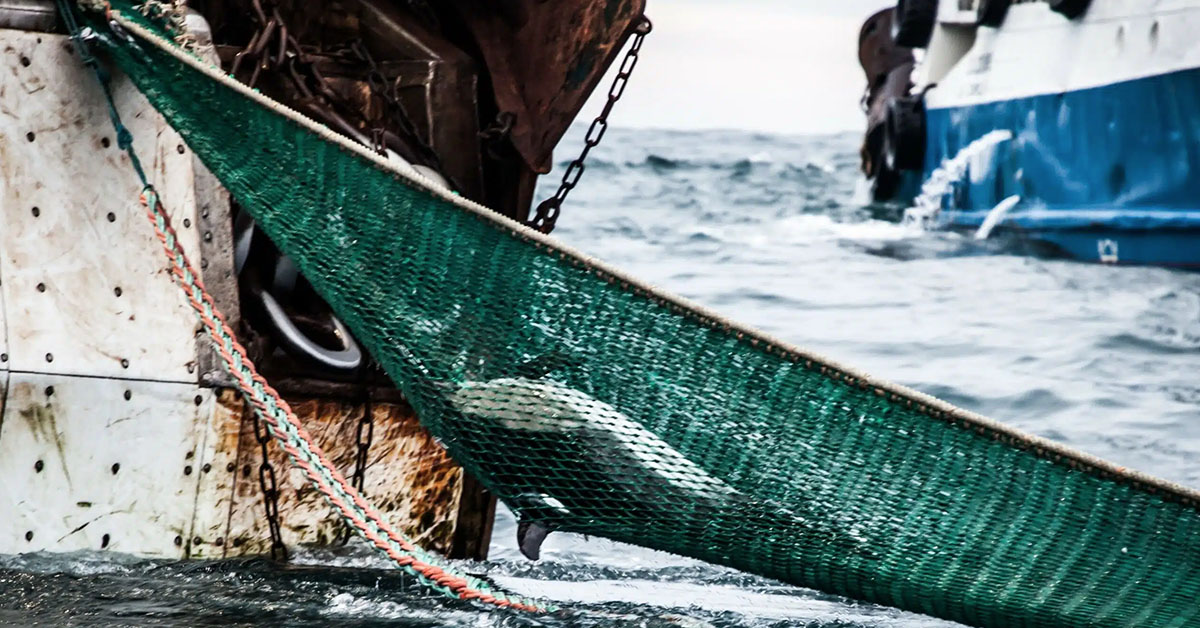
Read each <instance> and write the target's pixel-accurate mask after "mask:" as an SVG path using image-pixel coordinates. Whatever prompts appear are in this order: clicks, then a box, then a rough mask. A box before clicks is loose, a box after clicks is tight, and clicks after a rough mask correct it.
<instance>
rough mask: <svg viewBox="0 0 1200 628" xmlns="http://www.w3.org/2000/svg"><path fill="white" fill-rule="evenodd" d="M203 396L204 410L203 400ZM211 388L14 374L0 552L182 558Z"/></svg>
mask: <svg viewBox="0 0 1200 628" xmlns="http://www.w3.org/2000/svg"><path fill="white" fill-rule="evenodd" d="M197 396H199V397H200V401H201V403H200V405H197V404H196V403H195V399H196V398H197ZM210 406H211V392H208V391H197V390H196V389H195V387H194V386H189V385H186V384H173V383H161V382H133V381H115V380H105V379H97V378H87V377H72V376H63V375H37V374H13V375H12V376H11V385H10V387H9V390H8V401H7V404H6V405H5V409H4V420H3V424H2V425H0V477H3V478H4V482H0V512H3V513H4V519H3V525H0V554H16V553H25V552H32V551H42V550H52V551H76V550H86V549H90V550H101V549H103V550H111V551H118V552H129V553H136V554H139V555H143V556H151V557H161V558H182V557H183V556H184V547H183V542H182V541H183V538H184V537H185V536H186V535H187V534H188V532H189V530H190V529H191V522H192V513H193V510H194V507H195V500H196V485H197V477H198V475H197V468H196V467H195V456H196V451H197V449H198V446H199V445H200V443H199V442H198V439H199V437H200V436H201V435H202V434H201V432H200V430H198V429H197V426H200V425H203V424H204V423H205V422H206V421H205V415H207V414H210V412H209V411H208V408H209V407H210Z"/></svg>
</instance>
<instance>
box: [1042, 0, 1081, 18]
mask: <svg viewBox="0 0 1200 628" xmlns="http://www.w3.org/2000/svg"><path fill="white" fill-rule="evenodd" d="M1048 2H1049V3H1050V10H1051V11H1054V12H1056V13H1061V14H1063V15H1065V16H1066V17H1067V18H1069V19H1072V20H1073V19H1075V18H1077V17H1080V16H1082V15H1083V14H1084V13H1087V10H1088V7H1090V6H1091V4H1092V0H1048Z"/></svg>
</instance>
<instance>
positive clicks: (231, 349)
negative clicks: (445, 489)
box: [58, 0, 556, 613]
mask: <svg viewBox="0 0 1200 628" xmlns="http://www.w3.org/2000/svg"><path fill="white" fill-rule="evenodd" d="M106 4H107V3H106ZM58 6H59V9H60V11H61V12H62V15H63V19H64V22H65V24H66V25H67V27H68V30H69V32H70V33H71V39H72V41H73V42H74V45H75V47H76V50H77V51H78V52H79V54H80V58H81V59H82V60H83V62H84V63H85V64H86V65H87V66H88V67H90V68H92V70H93V71H94V72H95V74H96V77H97V79H98V81H99V82H100V85H101V88H102V89H103V91H104V95H105V98H106V100H107V104H108V109H109V117H110V118H111V120H112V123H113V126H114V128H115V129H116V133H117V137H118V139H119V142H118V143H119V146H120V147H121V148H122V149H123V150H125V152H126V153H127V154H128V155H129V158H130V162H131V164H132V166H133V169H134V171H135V172H136V174H137V176H138V179H139V180H140V181H141V184H142V186H143V189H142V194H141V203H142V205H143V207H144V208H145V210H146V215H147V217H148V218H149V219H150V222H151V223H152V224H153V226H154V230H155V233H156V234H157V236H158V239H159V241H160V242H161V243H162V246H163V250H164V252H165V253H166V255H167V257H168V259H169V260H170V263H171V274H172V277H173V278H174V279H175V281H176V282H177V283H178V285H179V286H180V288H181V289H182V290H183V291H184V293H185V294H186V296H187V299H188V302H189V304H190V305H191V307H192V309H193V310H195V312H196V314H197V316H198V317H199V319H200V322H201V324H202V325H203V326H204V329H205V331H206V332H207V335H208V337H209V339H210V340H211V341H212V344H213V347H214V348H215V349H216V351H217V353H218V354H219V355H220V356H221V358H222V360H223V362H224V364H225V366H226V368H227V369H228V370H229V373H230V374H231V375H232V376H233V378H234V379H235V381H236V382H237V384H238V387H239V388H240V390H241V392H242V394H243V395H244V396H245V398H246V400H247V402H248V403H249V404H250V406H251V407H252V408H253V409H254V412H255V413H256V414H257V415H258V416H259V418H260V419H262V421H263V422H264V424H265V425H266V426H267V430H268V432H270V434H271V436H272V437H273V438H275V439H276V440H277V441H278V442H279V444H280V446H281V447H282V448H283V450H284V451H285V452H286V453H287V455H288V458H289V459H290V460H291V462H292V464H293V465H294V466H295V467H296V468H297V469H299V470H300V471H302V472H303V473H304V475H305V477H306V478H307V479H308V480H309V482H311V483H312V485H313V487H314V488H316V489H317V490H318V491H319V492H320V493H321V495H322V496H323V497H324V498H325V500H326V501H327V502H328V503H329V504H330V506H331V507H333V509H334V510H335V511H337V513H338V514H339V515H340V516H341V517H342V518H343V519H344V520H345V521H346V523H347V524H348V525H349V526H350V527H351V528H352V529H353V530H354V531H355V532H356V533H357V534H358V535H359V536H361V537H362V538H364V539H366V540H367V541H368V542H369V543H370V544H371V546H372V547H374V548H375V549H376V550H377V551H379V552H380V553H382V554H383V555H384V556H386V557H387V558H388V559H389V560H390V561H391V562H392V563H393V564H394V565H395V566H396V567H398V568H400V569H402V570H404V571H405V572H407V573H410V574H412V575H413V576H415V577H416V578H417V580H418V581H419V582H420V583H421V584H423V585H425V586H427V587H429V588H431V589H433V590H435V591H437V592H439V593H442V594H444V595H447V596H449V597H453V598H457V599H460V600H467V601H475V602H479V603H482V604H486V605H492V606H496V607H501V608H512V609H517V610H522V611H528V612H534V613H543V612H549V611H553V610H556V609H554V608H553V607H549V606H546V605H542V604H538V603H536V602H534V601H531V600H528V599H526V598H524V597H521V596H517V595H513V594H509V593H506V592H503V591H499V590H497V589H495V588H493V587H492V586H491V585H490V584H489V583H487V582H486V581H484V580H481V579H479V578H475V577H472V576H470V575H466V574H462V573H459V572H458V571H457V570H455V569H453V568H451V567H449V566H447V565H442V564H439V562H441V561H439V560H438V559H437V558H435V557H434V556H433V555H431V554H430V553H429V552H426V551H425V550H423V549H421V548H420V547H418V546H417V545H416V544H414V543H413V542H412V541H410V540H408V539H406V538H405V537H404V536H402V535H400V534H399V533H398V532H396V531H395V529H393V528H392V527H391V526H390V525H389V524H388V523H387V522H386V521H385V520H384V519H383V517H382V516H381V515H380V513H379V512H378V511H377V510H376V509H375V507H374V506H372V505H371V504H370V503H369V502H368V501H367V500H366V499H364V498H363V496H362V494H361V493H359V492H358V491H357V490H356V489H355V488H354V487H353V486H352V485H351V484H350V483H349V482H348V481H347V480H346V478H345V476H343V475H342V474H341V473H340V472H339V471H338V470H337V469H336V468H335V467H334V466H333V464H332V463H331V462H330V461H329V460H328V458H326V456H325V454H324V453H323V452H322V451H321V449H320V447H318V446H317V445H316V444H315V443H314V442H313V440H312V438H311V437H310V436H309V434H308V432H307V431H306V430H305V429H304V427H303V426H302V425H301V424H300V421H299V420H298V418H297V417H296V415H295V413H294V412H293V411H292V409H291V407H290V406H289V405H288V403H287V401H285V400H284V399H283V398H282V397H281V396H280V395H279V393H278V392H276V391H275V389H274V388H272V387H271V386H270V384H268V383H267V381H266V380H265V379H264V378H263V377H262V376H261V375H260V374H259V373H258V370H257V369H256V368H255V366H254V363H253V362H252V361H251V360H250V358H249V357H248V356H247V353H246V350H245V349H244V348H243V347H242V345H241V343H239V342H238V341H237V338H236V336H235V334H234V332H233V330H232V329H231V328H230V326H229V324H228V323H226V321H225V319H224V317H223V316H222V315H221V313H220V311H219V310H218V309H217V307H216V304H215V302H214V301H213V298H212V296H211V295H210V294H209V293H208V291H207V290H206V289H205V288H204V284H203V282H202V281H201V280H200V275H199V273H197V272H196V270H195V267H194V266H193V265H192V263H191V261H190V260H189V259H188V257H187V254H186V253H185V252H184V250H183V248H182V247H181V246H180V244H179V238H178V236H177V235H176V232H175V229H174V228H173V227H172V225H171V220H170V217H169V216H168V215H167V212H166V209H165V208H164V207H163V204H162V201H161V199H160V198H159V196H158V193H157V192H156V191H155V189H154V186H153V185H151V184H150V182H149V181H148V180H147V178H146V174H145V171H144V169H143V168H142V166H141V162H140V161H139V159H138V157H137V154H136V152H135V151H134V148H133V137H132V135H131V133H130V132H129V129H128V128H126V127H125V125H124V124H123V123H122V122H121V118H120V114H119V113H118V112H117V109H116V106H115V104H114V102H113V98H112V89H111V77H110V75H109V74H108V72H107V71H106V70H105V69H104V68H103V67H102V66H100V64H99V63H98V62H97V61H96V59H95V57H94V55H92V54H91V52H90V50H89V46H88V44H87V42H86V40H85V37H84V31H83V29H81V28H80V27H79V25H78V23H77V21H76V20H75V16H74V13H73V10H72V8H71V7H70V5H69V3H68V0H58Z"/></svg>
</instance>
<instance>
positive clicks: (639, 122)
mask: <svg viewBox="0 0 1200 628" xmlns="http://www.w3.org/2000/svg"><path fill="white" fill-rule="evenodd" d="M893 4H894V0H647V5H648V7H647V15H649V16H650V19H651V20H653V21H654V32H653V33H652V34H651V35H650V37H649V38H648V39H647V40H646V45H645V48H643V52H642V59H641V60H640V62H639V64H638V68H637V71H636V73H635V74H634V77H633V80H632V81H631V82H630V84H629V88H628V90H627V91H626V95H625V98H624V99H623V100H622V101H621V103H620V104H619V105H618V109H617V111H616V112H615V113H614V114H613V117H612V124H613V126H615V127H658V128H687V129H696V128H725V129H729V128H734V129H751V130H765V131H773V132H779V133H812V132H829V131H841V130H848V129H854V130H858V129H861V127H862V125H863V124H864V121H863V117H862V114H861V113H860V110H859V108H858V101H859V98H860V97H861V95H862V90H863V87H864V85H865V81H866V79H865V78H864V77H863V74H862V70H861V69H860V68H859V66H858V50H857V48H858V29H859V27H860V26H862V22H863V20H865V19H866V18H867V16H869V15H871V14H872V13H874V12H875V11H877V10H879V9H881V8H884V7H887V6H891V5H893ZM607 89H608V84H607V81H606V82H605V83H604V84H603V85H602V86H601V87H600V88H599V90H600V91H605V92H607ZM599 104H600V103H599V102H598V101H597V100H595V99H593V100H592V102H591V103H589V106H588V108H587V110H585V111H584V117H583V118H581V119H586V118H590V117H592V116H594V115H595V113H596V112H597V111H598V109H599Z"/></svg>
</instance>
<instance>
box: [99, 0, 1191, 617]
mask: <svg viewBox="0 0 1200 628" xmlns="http://www.w3.org/2000/svg"><path fill="white" fill-rule="evenodd" d="M116 6H117V8H118V9H120V8H122V6H123V5H122V3H116ZM95 28H96V29H97V30H104V29H105V25H104V24H103V23H102V22H96V26H95ZM131 28H132V31H130V32H132V35H131V36H130V37H128V38H126V37H122V36H121V35H119V34H117V35H114V34H113V33H112V32H111V31H109V32H107V34H106V35H105V36H104V37H102V41H103V42H104V44H105V45H104V49H105V50H106V51H107V53H108V55H109V56H110V57H111V58H112V59H113V60H114V61H115V63H116V64H117V65H118V66H119V67H120V68H121V69H122V70H123V71H124V72H126V73H127V74H129V75H130V76H131V77H132V78H133V80H134V81H135V83H136V84H137V85H138V86H139V88H140V89H141V90H142V91H143V92H144V93H145V94H146V96H147V97H148V98H149V99H150V101H151V102H152V103H153V104H154V105H155V106H156V107H157V108H158V109H159V110H160V111H161V112H162V113H163V115H165V116H166V118H167V120H168V121H169V122H170V123H171V124H172V126H174V127H175V128H176V129H178V130H179V132H180V133H182V135H183V136H184V138H185V139H186V140H187V142H188V144H189V145H190V146H191V147H192V149H193V150H194V151H195V152H196V153H197V154H198V155H199V156H200V157H201V158H202V159H203V161H204V162H205V163H206V164H207V165H208V167H209V168H210V169H211V170H212V171H213V172H214V173H215V174H216V175H217V176H218V177H219V178H220V180H221V181H222V182H223V183H224V185H225V186H226V187H227V188H228V189H229V191H230V192H231V193H232V194H233V196H234V197H235V198H236V199H237V201H238V202H239V203H240V204H241V206H242V207H244V208H245V209H247V210H248V211H250V212H251V213H252V214H253V216H254V218H255V219H256V220H257V222H258V224H259V225H261V226H262V228H263V229H265V230H266V232H267V233H268V234H269V235H270V236H271V238H272V239H273V240H274V241H275V243H276V244H277V245H278V246H279V247H280V249H282V250H283V251H284V252H286V253H287V254H288V255H289V256H290V257H291V258H292V259H294V260H295V261H296V262H297V263H298V265H299V266H300V268H301V269H302V270H303V272H304V274H305V276H306V277H307V278H308V279H309V280H310V281H311V282H312V284H313V285H314V286H315V287H316V289H317V290H318V291H319V292H320V294H321V295H322V296H323V297H324V298H325V299H326V300H328V302H329V303H330V304H331V305H332V306H333V308H334V309H335V310H336V312H337V314H338V316H340V317H341V318H342V320H344V321H345V322H346V323H347V325H348V326H349V327H350V328H351V329H352V330H353V331H354V333H355V335H356V336H357V337H358V338H359V339H360V340H361V341H362V342H363V343H364V344H365V345H366V346H367V347H368V348H369V349H370V351H371V353H372V355H373V356H374V357H375V358H376V359H378V360H379V361H380V362H381V363H382V365H383V366H384V368H386V370H387V372H388V373H389V375H390V376H391V377H392V378H393V379H394V381H395V382H396V384H397V386H399V387H400V388H401V389H402V390H403V392H404V394H405V395H406V396H407V397H408V399H409V400H410V401H411V403H412V405H413V406H414V407H415V408H416V410H417V412H418V414H419V416H420V418H421V420H422V422H423V423H424V424H425V425H426V426H427V427H428V428H429V429H430V430H431V431H432V432H433V434H435V435H436V436H437V437H438V438H439V439H440V440H441V442H443V443H444V444H445V445H446V446H447V447H448V448H449V450H450V452H451V453H452V454H453V456H454V458H455V459H456V460H457V461H459V462H460V463H461V464H463V465H464V466H465V467H466V468H467V469H468V470H469V471H470V472H471V473H472V474H474V475H475V476H476V477H477V478H479V479H480V480H481V481H482V482H483V483H484V484H486V485H487V487H488V488H489V489H491V490H492V491H493V492H494V493H495V494H496V495H498V496H499V497H500V499H502V500H503V501H504V502H505V503H507V504H508V505H509V506H510V507H511V508H512V509H513V510H514V511H515V512H516V513H517V514H518V516H520V517H521V518H522V520H524V521H527V522H528V521H536V522H539V524H541V525H544V526H546V527H549V528H551V529H555V530H562V531H571V532H578V533H584V534H590V535H596V536H602V537H606V538H610V539H614V540H617V541H623V542H627V543H633V544H637V545H640V546H645V547H650V548H654V549H658V550H664V551H668V552H673V553H676V554H682V555H686V556H691V557H694V558H698V559H702V560H706V561H711V562H714V563H719V564H722V565H728V566H732V567H735V568H738V569H742V570H745V571H748V572H753V573H757V574H762V575H764V576H769V577H772V578H777V579H779V580H783V581H786V582H789V583H794V584H797V585H803V586H806V587H812V588H814V589H819V590H821V591H825V592H829V593H834V594H839V595H844V596H848V597H852V598H857V599H861V600H867V601H871V602H878V603H882V604H888V605H892V606H896V607H899V608H902V609H907V610H912V611H917V612H922V613H927V614H929V615H934V616H937V617H942V618H947V619H951V620H956V621H960V622H963V623H966V624H971V625H976V626H989V627H992V626H995V627H1000V626H1046V627H1051V626H1054V627H1074V626H1137V627H1151V626H1156V627H1157V626H1161V627H1167V626H1174V627H1181V626H1196V625H1200V602H1198V601H1197V600H1198V599H1200V512H1198V511H1197V504H1196V501H1195V500H1196V494H1195V493H1192V492H1188V491H1186V490H1183V489H1179V488H1176V487H1171V486H1169V485H1166V484H1164V483H1160V482H1156V481H1154V480H1151V479H1148V478H1144V477H1141V476H1130V475H1127V474H1123V473H1121V472H1120V471H1119V470H1117V469H1115V468H1113V467H1110V466H1106V465H1104V464H1103V463H1100V462H1099V461H1095V460H1091V459H1089V458H1087V457H1086V456H1083V455H1081V454H1074V453H1072V452H1068V451H1066V450H1063V449H1060V448H1055V447H1054V446H1051V445H1049V444H1047V443H1044V442H1041V441H1036V440H1031V439H1027V438H1025V437H1022V436H1021V435H1019V434H1016V433H1013V432H1010V431H1007V430H1004V429H1003V428H1000V427H998V426H996V425H994V424H991V423H989V422H987V421H985V420H982V419H979V418H978V417H974V416H971V415H968V414H967V413H965V412H961V411H957V410H954V409H953V408H950V407H948V406H946V405H944V404H940V403H939V402H936V401H934V400H932V399H929V398H927V397H923V396H921V395H918V394H916V393H911V392H908V391H905V390H903V389H900V388H898V387H895V386H890V385H887V384H883V383H880V382H877V381H874V380H871V379H869V378H865V377H863V376H860V375H857V374H855V373H853V372H850V371H848V370H846V369H844V368H840V367H837V366H836V365H832V364H830V363H829V362H827V361H824V360H822V359H820V358H817V357H814V356H811V355H808V354H805V353H803V352H800V351H799V350H796V349H793V348H790V347H788V346H786V345H783V344H781V343H778V342H775V341H772V340H770V339H768V338H766V337H763V336H760V335H758V334H755V333H753V332H751V331H748V330H744V329H742V328H740V327H738V326H736V325H733V324H730V323H727V322H724V321H722V320H720V319H718V318H716V317H715V316H713V315H711V314H708V313H705V312H703V311H700V310H698V309H697V308H693V307H690V306H688V305H686V304H684V303H682V302H680V301H678V300H676V299H674V298H671V297H668V296H662V295H660V294H659V293H657V292H654V291H652V290H650V289H648V288H646V287H644V286H641V285H638V284H636V283H634V282H632V281H630V280H628V279H626V278H624V277H622V276H621V275H619V274H617V273H615V272H613V271H610V270H608V269H606V267H602V266H600V265H598V264H597V263H595V262H593V261H590V260H588V259H586V258H583V257H582V256H580V255H578V254H575V253H572V252H570V251H568V250H566V249H564V248H563V247H561V246H559V245H557V244H554V243H553V242H552V241H549V240H546V239H544V238H541V237H540V236H537V235H535V234H532V233H531V232H528V231H526V230H523V229H522V228H520V227H519V226H517V225H516V224H515V223H512V222H508V221H506V220H505V219H502V218H500V217H499V216H498V215H495V214H491V213H489V212H486V211H485V210H481V209H479V208H477V207H474V206H471V205H469V204H467V203H465V202H463V201H461V200H457V199H455V198H454V197H451V196H449V195H443V194H437V193H434V192H431V191H430V190H428V189H426V188H424V187H423V186H421V185H419V184H416V183H413V182H412V181H410V180H408V179H405V178H403V177H402V176H400V175H398V174H396V173H394V172H392V171H389V170H388V169H386V168H385V167H383V166H382V165H380V164H379V163H378V162H376V161H373V160H372V159H371V158H370V157H369V156H368V155H367V154H366V153H365V152H362V151H358V150H355V149H353V148H351V147H349V146H348V145H347V144H345V143H344V142H340V141H335V140H333V139H332V136H331V135H329V134H328V133H327V132H326V133H324V134H322V133H319V132H318V131H319V129H317V128H316V127H315V126H314V125H311V123H302V122H300V121H298V120H297V119H295V117H294V114H289V113H287V112H284V111H281V110H278V109H274V108H272V107H271V106H270V103H269V101H266V100H265V99H263V98H262V97H260V96H257V95H255V94H252V93H250V92H248V91H246V90H243V89H239V88H237V87H236V86H234V85H232V84H231V83H230V82H229V81H225V80H221V79H222V77H220V76H219V74H217V73H214V72H206V71H204V69H203V66H204V64H203V63H202V62H199V61H196V60H194V59H190V58H188V57H186V56H185V55H183V54H181V53H180V52H179V51H177V50H172V49H170V48H171V45H170V44H168V43H166V42H164V41H156V40H154V39H153V38H147V35H146V33H144V32H142V31H141V30H140V29H137V28H135V27H131ZM803 284H804V282H803V274H802V271H800V273H799V274H798V276H797V281H796V285H797V286H798V287H799V288H800V289H803Z"/></svg>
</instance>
